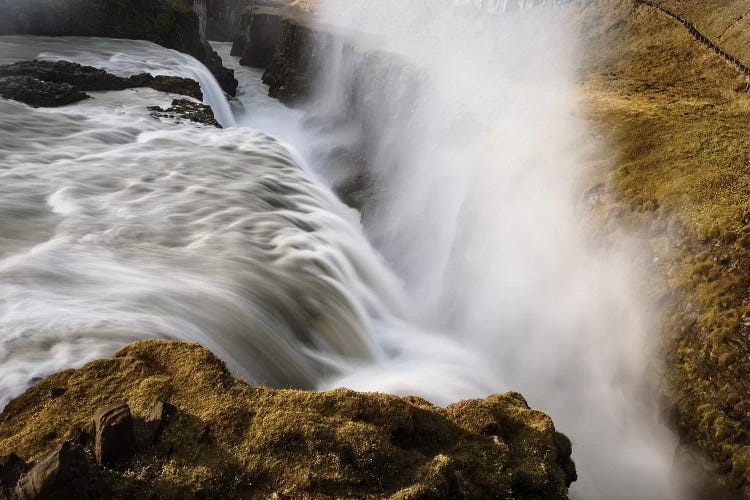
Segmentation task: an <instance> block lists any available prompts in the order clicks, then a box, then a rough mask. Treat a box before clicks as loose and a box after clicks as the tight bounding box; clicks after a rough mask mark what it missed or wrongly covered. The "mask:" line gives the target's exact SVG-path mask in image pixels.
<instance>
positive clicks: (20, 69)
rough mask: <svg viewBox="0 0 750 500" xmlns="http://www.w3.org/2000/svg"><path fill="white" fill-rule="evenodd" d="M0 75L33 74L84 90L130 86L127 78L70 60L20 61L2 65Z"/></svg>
mask: <svg viewBox="0 0 750 500" xmlns="http://www.w3.org/2000/svg"><path fill="white" fill-rule="evenodd" d="M0 76H31V77H33V78H37V79H39V80H43V81H45V82H54V83H67V84H69V85H72V86H73V87H75V88H76V89H78V90H82V91H86V90H123V89H126V88H128V87H130V81H129V80H128V79H127V78H122V77H119V76H116V75H113V74H111V73H108V72H106V71H104V70H103V69H98V68H94V67H93V66H83V65H81V64H78V63H74V62H70V61H37V60H33V61H19V62H16V63H13V64H8V65H5V66H0Z"/></svg>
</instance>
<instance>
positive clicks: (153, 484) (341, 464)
mask: <svg viewBox="0 0 750 500" xmlns="http://www.w3.org/2000/svg"><path fill="white" fill-rule="evenodd" d="M124 403H126V404H127V405H126V404H124ZM98 409H101V411H98V412H96V411H97V410H98ZM95 412H96V419H95V420H96V428H94V425H93V423H94V413H95ZM131 412H132V414H131ZM64 442H67V443H68V444H67V445H65V446H67V448H65V447H63V448H60V445H61V444H62V443H64ZM78 449H82V450H83V451H82V452H78V451H76V450H78ZM51 450H57V451H56V453H57V455H55V454H52V455H46V454H47V453H49V452H50V451H51ZM71 450H72V451H71ZM9 453H15V454H16V455H17V456H18V457H20V462H19V460H18V459H13V460H5V461H0V469H1V468H2V467H3V466H2V463H8V464H11V466H12V467H14V469H13V470H17V469H18V468H19V467H20V468H21V469H22V470H23V471H24V472H26V471H28V469H29V468H30V467H29V466H26V465H19V463H21V464H23V463H25V462H31V461H39V463H47V462H49V461H50V460H51V459H50V457H52V459H55V460H57V457H59V456H60V454H71V453H78V454H79V455H76V456H79V457H80V456H82V455H81V453H83V454H85V455H86V457H88V460H89V461H90V464H89V465H88V469H86V467H83V466H81V467H78V470H84V469H86V473H85V475H86V477H87V478H88V483H87V484H94V483H96V482H95V481H93V479H92V478H97V481H99V482H101V481H102V480H103V481H104V482H105V483H106V487H108V488H109V489H111V491H112V493H113V496H114V497H115V498H154V497H157V498H205V497H206V496H207V495H208V496H210V497H214V498H268V497H269V496H271V495H276V496H273V498H276V497H279V498H302V497H305V498H310V497H315V498H342V497H346V498H352V497H356V498H384V497H391V498H403V499H405V498H451V499H453V498H518V499H522V498H528V499H532V498H546V499H556V498H566V496H567V486H568V485H569V484H570V481H572V480H574V479H575V468H574V466H573V463H572V462H571V461H570V453H571V448H570V442H569V441H568V440H567V438H565V436H563V435H562V434H559V433H557V432H556V431H555V428H554V426H553V424H552V421H551V419H550V418H549V417H548V416H546V415H544V414H543V413H541V412H538V411H535V410H531V409H529V408H528V406H527V404H526V402H525V401H524V400H523V398H522V397H521V396H520V395H519V394H514V393H508V394H499V395H495V396H490V397H488V398H486V399H482V400H471V401H463V402H460V403H456V404H454V405H451V406H449V407H447V408H438V407H435V406H432V405H431V404H430V403H428V402H427V401H424V400H421V399H419V398H399V397H395V396H387V395H384V394H361V393H356V392H353V391H349V390H344V389H339V390H335V391H332V392H321V393H315V392H302V391H292V390H273V389H266V388H261V387H251V386H249V385H247V384H245V383H243V382H241V381H239V380H237V379H235V378H233V377H232V376H231V375H230V374H229V373H228V372H227V370H226V368H225V366H224V364H223V363H222V362H221V361H220V360H219V359H217V358H216V357H215V356H213V355H212V354H211V353H210V352H209V351H207V350H206V349H204V348H202V347H200V346H198V345H195V344H186V343H179V342H168V341H145V342H138V343H136V344H133V345H130V346H128V347H125V348H123V349H122V350H120V351H119V352H118V353H116V354H115V355H114V357H113V358H111V359H105V360H99V361H94V362H92V363H89V364H88V365H86V366H84V367H83V368H81V369H79V370H67V371H64V372H61V373H58V374H56V375H53V376H51V377H49V378H47V379H46V380H44V381H43V382H41V383H39V384H38V385H37V386H35V387H33V388H31V389H29V390H28V391H26V392H25V393H24V394H23V395H21V396H19V397H18V398H16V399H15V400H13V401H12V402H11V403H9V404H8V406H7V407H6V408H5V410H4V411H3V413H2V414H0V455H5V454H9ZM80 460H85V459H80V458H79V461H80ZM105 462H106V465H107V468H106V469H105V468H101V467H99V466H98V465H96V464H95V463H105ZM9 467H10V466H9ZM0 472H1V471H0ZM33 474H40V472H39V469H38V468H37V469H36V472H33V470H32V472H26V475H25V476H22V477H21V479H20V481H18V484H19V485H21V486H19V487H26V486H28V484H29V479H25V478H28V477H29V476H30V475H33ZM17 475H18V474H15V476H17ZM66 484H68V483H66ZM96 484H97V485H98V486H96V487H97V488H99V490H102V489H104V486H102V485H100V484H99V483H96ZM1 487H2V485H1V484H0V489H2V488H1ZM6 487H7V485H6ZM99 490H97V491H99ZM17 491H18V490H17Z"/></svg>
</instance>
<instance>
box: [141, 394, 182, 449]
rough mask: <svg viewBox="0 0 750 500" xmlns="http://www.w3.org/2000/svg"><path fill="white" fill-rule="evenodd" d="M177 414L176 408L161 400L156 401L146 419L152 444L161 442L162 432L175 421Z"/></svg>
mask: <svg viewBox="0 0 750 500" xmlns="http://www.w3.org/2000/svg"><path fill="white" fill-rule="evenodd" d="M176 414H177V408H176V407H175V406H173V405H171V404H169V403H165V402H164V401H162V400H160V399H157V400H156V401H154V403H153V404H152V405H151V409H150V410H149V412H148V416H147V417H146V425H147V427H148V430H149V435H150V438H151V439H150V441H151V443H152V444H156V443H157V442H158V441H159V439H160V438H161V433H162V431H163V430H164V428H165V427H166V426H167V425H168V424H169V423H170V422H171V421H172V419H174V417H175V415H176Z"/></svg>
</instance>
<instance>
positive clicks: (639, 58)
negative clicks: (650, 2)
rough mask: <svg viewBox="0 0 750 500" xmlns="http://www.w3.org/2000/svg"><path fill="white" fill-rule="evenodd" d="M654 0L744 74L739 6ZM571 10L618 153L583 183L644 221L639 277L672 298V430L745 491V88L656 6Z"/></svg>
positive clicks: (593, 98) (586, 81)
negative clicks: (646, 248)
mask: <svg viewBox="0 0 750 500" xmlns="http://www.w3.org/2000/svg"><path fill="white" fill-rule="evenodd" d="M660 3H661V4H662V5H664V6H665V7H668V8H670V9H673V10H675V11H676V12H677V13H678V14H680V15H682V16H683V17H685V18H687V19H688V20H690V21H691V22H693V23H694V24H695V25H697V27H698V28H699V30H701V31H702V32H704V33H705V34H706V35H708V36H709V37H716V38H715V40H714V41H715V42H716V43H718V44H719V45H720V46H722V48H724V49H725V50H726V51H728V52H730V53H732V54H734V55H735V56H737V57H740V59H743V62H744V63H745V64H748V63H750V44H748V43H745V42H742V40H745V39H746V38H745V37H748V36H750V31H748V30H745V33H744V34H742V35H741V36H740V35H737V34H733V33H734V31H735V30H736V29H737V26H740V25H742V24H743V22H745V21H740V22H739V23H738V22H737V21H736V18H738V17H739V16H740V15H742V14H744V13H743V12H742V10H743V8H747V9H748V10H750V6H748V5H747V3H746V2H736V1H735V2H732V1H730V2H722V5H720V6H719V5H717V4H716V2H708V1H701V0H679V1H678V0H671V1H666V0H665V1H662V2H660ZM570 12H571V13H572V14H573V15H574V16H575V17H576V18H577V20H578V22H579V26H580V29H581V33H582V35H583V37H584V39H585V40H586V42H585V43H584V46H586V47H588V48H589V50H588V52H587V54H586V59H585V61H584V67H583V69H582V72H583V85H582V87H583V90H584V96H585V105H586V109H587V112H588V114H589V116H590V118H591V120H592V122H593V124H594V125H595V127H596V128H597V130H598V132H599V133H600V134H601V135H602V136H604V137H605V140H606V143H607V144H609V145H610V147H611V148H612V150H613V151H612V155H611V156H612V157H611V162H609V163H607V162H602V163H600V164H597V165H596V166H595V168H594V169H593V172H591V173H590V175H591V179H592V180H591V182H592V183H596V182H601V181H602V179H604V180H605V182H604V186H605V187H604V189H605V191H606V192H607V196H603V197H602V199H603V200H607V201H606V203H608V204H609V205H605V206H601V207H599V209H600V210H602V211H603V212H604V213H608V214H610V218H612V217H613V214H614V217H616V218H617V219H618V220H619V221H620V222H621V221H622V220H623V219H628V218H631V219H633V220H637V221H639V223H640V224H641V228H642V230H643V234H646V235H647V237H648V238H650V239H651V247H652V248H653V249H654V250H655V251H654V256H655V257H659V259H658V260H656V259H655V261H654V262H655V264H654V265H653V266H651V268H650V269H649V270H648V272H652V273H655V274H656V276H655V277H656V278H659V277H660V278H661V281H663V282H664V283H665V284H666V286H667V290H668V292H667V293H666V294H665V300H664V307H665V311H664V316H665V325H666V335H665V340H666V342H665V357H666V373H667V377H668V379H669V383H670V386H671V387H670V389H671V391H672V394H671V399H672V401H673V402H674V404H675V406H676V409H677V410H678V414H679V419H678V420H679V421H678V426H679V427H680V430H681V432H683V433H684V434H683V435H685V436H687V439H688V440H694V441H695V442H696V443H697V444H698V445H699V447H700V448H701V449H702V450H703V451H704V452H705V453H706V454H707V455H708V456H709V457H710V458H711V459H713V461H714V462H716V463H717V464H719V466H720V472H721V473H722V474H723V475H722V480H723V482H724V483H725V485H727V486H729V487H731V488H743V487H744V486H743V485H744V484H745V483H747V482H750V467H749V466H750V461H749V460H748V457H750V454H749V453H748V450H750V447H748V446H750V418H748V415H750V397H749V396H748V395H749V394H750V392H748V384H750V360H749V359H748V349H749V348H750V342H749V341H748V336H749V334H750V293H749V291H750V253H749V252H748V249H750V225H748V224H750V196H748V194H749V193H750V126H749V125H750V94H747V93H745V92H740V91H738V89H744V87H745V85H746V82H747V80H746V78H745V77H744V76H743V75H741V74H740V73H739V72H738V71H737V69H736V68H735V67H733V66H731V65H729V64H727V63H726V62H725V61H724V60H722V59H721V58H720V57H718V56H717V55H715V54H714V53H713V52H712V51H711V50H709V49H708V48H706V47H705V46H703V45H702V44H700V43H698V42H697V41H696V40H695V39H694V38H693V37H692V36H690V34H689V33H688V31H687V30H686V29H685V28H684V27H683V26H682V25H681V24H679V23H678V22H676V21H674V20H673V19H670V18H669V17H668V16H666V15H664V14H663V13H660V12H659V11H658V10H657V9H654V8H652V7H648V6H637V5H636V4H635V3H634V2H632V1H630V0H595V1H593V2H585V1H580V2H574V4H573V6H572V7H571V9H570ZM743 19H744V18H743ZM722 33H723V34H722ZM720 34H722V36H721V38H719V35H720ZM749 41H750V40H749ZM623 214H624V215H623ZM655 286H657V285H655ZM744 493H745V494H746V495H748V494H750V488H746V489H745V491H744Z"/></svg>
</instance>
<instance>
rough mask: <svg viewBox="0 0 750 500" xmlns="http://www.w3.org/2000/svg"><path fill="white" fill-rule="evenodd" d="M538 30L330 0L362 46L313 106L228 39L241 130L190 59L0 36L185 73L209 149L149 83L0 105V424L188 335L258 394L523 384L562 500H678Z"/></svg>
mask: <svg viewBox="0 0 750 500" xmlns="http://www.w3.org/2000/svg"><path fill="white" fill-rule="evenodd" d="M555 16H556V14H555V12H546V11H543V12H537V13H535V14H534V15H528V14H524V13H519V14H518V15H515V16H509V17H489V16H479V15H476V14H468V13H467V12H466V11H463V10H462V11H454V10H451V9H447V10H445V11H440V12H438V11H436V9H435V6H434V5H433V4H432V3H431V2H411V3H408V2H407V3H406V4H404V3H401V4H400V5H399V2H379V3H368V2H358V1H355V2H351V1H349V2H343V3H342V2H337V1H333V0H331V1H329V2H325V3H324V4H323V11H322V13H321V17H322V21H323V22H325V23H326V24H338V25H345V26H356V27H357V28H358V31H360V32H361V37H360V38H358V37H357V36H354V37H355V39H356V40H355V41H354V42H351V41H347V42H344V41H343V39H341V38H337V39H336V40H335V43H330V44H329V45H328V46H327V47H326V49H327V50H328V53H326V54H325V60H326V66H325V68H324V70H323V72H322V76H321V78H322V79H323V80H322V81H321V82H320V83H321V85H320V89H319V90H318V92H317V93H316V99H315V100H314V102H313V103H312V104H311V106H310V107H308V108H306V109H305V110H294V109H289V108H286V107H284V106H283V105H281V104H280V103H278V102H277V101H274V100H272V99H270V98H268V97H267V96H266V94H267V89H266V88H265V87H264V86H263V85H262V84H261V83H260V76H261V73H260V72H258V71H256V70H252V69H248V68H243V67H240V66H239V65H238V63H237V62H236V60H235V59H233V58H231V57H230V56H229V54H228V52H229V46H228V45H227V44H217V45H216V48H217V50H218V51H219V53H220V54H221V55H222V57H223V58H224V60H225V62H226V63H227V65H230V66H233V67H234V68H235V69H236V70H237V76H238V79H239V80H240V89H239V95H238V99H237V102H235V103H234V106H233V107H232V108H230V106H229V105H228V104H227V103H226V102H225V100H224V99H223V97H222V94H221V91H220V90H219V88H218V85H217V84H216V82H215V81H214V80H213V78H212V77H211V76H210V74H209V73H208V71H207V70H205V68H203V67H202V65H200V63H198V62H197V61H195V60H194V59H192V58H190V57H188V56H184V55H181V54H178V53H176V52H174V51H171V50H167V49H162V48H160V47H158V46H156V45H154V44H151V43H147V42H137V41H124V40H100V39H83V38H80V39H79V38H68V39H51V38H35V37H0V63H5V62H11V61H14V60H20V59H29V58H33V57H39V58H42V59H68V60H73V61H77V62H81V63H85V64H91V65H93V66H97V67H101V68H104V69H107V70H109V71H111V72H113V73H116V74H120V75H130V74H135V73H139V72H142V71H149V72H152V73H155V74H173V75H181V76H186V77H190V78H194V79H196V80H199V81H200V83H201V86H202V88H203V91H204V95H205V96H206V101H207V102H208V103H209V104H211V105H212V107H213V109H214V111H215V113H216V115H217V118H218V119H219V121H220V122H221V123H222V124H223V125H224V126H225V127H226V128H225V129H224V130H219V129H212V128H206V127H194V126H176V125H174V124H173V123H167V122H161V121H158V120H155V119H153V118H152V117H150V116H149V115H148V113H147V112H146V110H145V108H146V106H149V105H153V104H166V103H168V102H169V100H170V98H169V96H166V95H165V94H160V93H157V92H155V91H152V90H147V89H138V90H127V91H121V92H95V93H92V95H93V96H94V97H95V99H93V100H89V101H84V102H82V103H79V104H75V105H71V106H67V107H64V108H59V109H32V108H29V107H27V106H24V105H21V104H17V103H14V102H11V101H5V100H2V101H0V316H1V317H2V323H1V324H0V404H4V403H5V402H7V400H8V399H9V398H10V397H12V396H13V395H15V394H17V393H18V392H19V391H21V390H22V389H24V388H25V387H27V386H28V385H29V384H31V383H33V382H34V381H35V380H38V378H39V377H43V376H45V375H47V374H49V373H51V372H54V371H57V370H60V369H63V368H68V367H71V366H79V365H81V364H82V363H84V362H86V361H88V360H90V359H94V358H97V357H101V356H106V355H109V354H111V353H112V352H113V351H114V350H116V349H117V348H118V347H120V346H122V345H124V344H126V343H128V342H129V341H132V340H135V339H139V338H144V337H165V338H177V339H184V340H190V341H196V342H200V343H202V344H204V345H206V346H207V347H209V348H210V349H212V350H213V351H214V352H216V353H217V354H218V355H219V356H221V357H222V358H224V359H226V360H227V361H228V362H229V364H230V365H231V367H232V368H233V370H234V371H235V372H236V373H238V374H239V375H241V376H243V377H244V378H246V379H247V380H249V381H251V382H254V383H259V384H269V385H273V386H280V387H285V386H293V387H304V388H328V387H338V386H346V387H351V388H354V389H359V390H368V391H369V390H373V391H386V392H396V393H402V394H417V395H420V396H423V397H425V398H427V399H429V400H431V401H433V402H435V403H438V404H444V403H449V402H453V401H456V400H459V399H462V398H468V397H478V396H483V395H486V394H490V393H493V392H501V391H506V390H518V391H520V392H522V393H523V394H524V395H525V396H526V397H527V398H528V399H529V402H530V404H531V405H532V406H534V407H538V408H540V409H542V410H545V411H548V412H549V413H550V414H551V415H552V416H553V418H554V419H555V422H556V425H557V426H558V428H559V429H560V430H561V431H563V432H566V433H568V434H569V435H570V436H571V438H572V440H573V444H574V458H575V459H576V460H577V463H578V466H579V475H580V476H581V477H580V480H579V482H578V483H577V485H574V487H573V492H574V493H573V494H574V496H580V497H581V498H668V497H669V496H670V495H671V493H670V490H669V480H668V479H669V478H668V475H669V466H670V464H669V463H668V454H669V453H670V451H671V450H673V449H674V445H673V443H672V442H671V439H670V437H669V436H668V435H665V433H664V432H663V431H662V430H661V429H660V428H659V426H658V424H657V423H656V419H655V417H654V416H653V413H654V411H655V408H654V407H653V405H651V404H650V403H649V402H648V399H647V398H644V399H643V400H641V399H639V397H638V396H639V395H640V393H641V391H642V386H641V385H642V384H644V380H645V379H644V377H645V375H646V373H647V370H648V369H649V366H648V365H649V357H648V356H647V355H646V352H647V350H648V343H647V340H648V337H649V335H654V331H655V330H654V328H655V327H654V325H653V322H652V319H651V318H650V316H649V314H648V312H647V311H648V308H647V307H646V305H645V304H643V303H641V301H640V298H639V294H638V290H639V286H640V283H639V278H638V274H637V272H636V270H635V269H634V266H633V260H634V258H633V254H632V253H629V252H630V251H629V250H622V251H621V250H619V249H618V250H613V249H611V248H606V249H605V248H601V247H600V246H597V245H594V244H592V243H590V242H589V238H588V237H587V235H586V231H585V228H583V227H582V224H581V216H580V213H579V210H580V207H579V206H578V198H577V196H579V195H577V192H578V191H577V188H578V187H579V186H578V184H577V178H576V172H578V169H579V168H580V165H581V164H583V163H586V162H590V161H596V160H597V159H598V158H600V157H601V149H600V148H601V147H603V145H601V144H598V143H597V142H596V141H595V140H594V139H593V138H592V134H591V132H590V130H589V127H588V125H587V124H586V122H585V120H584V119H583V118H582V117H581V112H580V109H579V105H578V97H577V94H576V89H575V83H576V80H575V61H576V58H575V54H576V51H577V50H578V49H577V47H576V45H575V39H574V37H572V36H571V34H570V33H568V32H567V31H566V30H565V29H561V28H560V27H559V26H560V23H559V20H558V19H557V18H556V17H555ZM373 39H377V40H379V41H382V40H386V41H387V42H384V45H382V46H380V47H379V48H380V49H382V51H379V52H378V54H377V56H375V57H373V56H371V53H370V52H369V46H370V45H371V44H372V40H373ZM349 43H353V44H354V45H353V46H352V45H349ZM352 47H354V48H352ZM368 54H370V55H368ZM394 61H397V64H394V63H393V62H394ZM232 110H234V113H233V111H232ZM338 148H345V149H347V150H352V151H356V153H357V155H359V156H361V157H363V158H364V159H365V160H366V165H367V175H368V177H369V179H370V182H371V183H372V186H373V193H374V195H373V197H372V199H371V200H368V205H367V209H366V213H365V214H364V224H363V223H362V222H361V221H360V214H359V213H358V212H356V211H355V210H353V209H350V208H348V207H346V206H345V205H344V204H343V203H341V202H340V201H339V200H338V199H337V198H336V196H335V195H334V194H333V192H332V190H331V186H332V185H333V184H334V183H335V182H336V181H337V180H338V179H340V177H341V176H342V175H346V172H343V173H342V172H339V171H336V170H335V169H331V168H330V165H329V160H330V157H331V156H330V155H331V151H333V150H336V149H338ZM670 445H671V446H672V447H671V449H670ZM633 478H638V480H637V481H636V483H637V484H634V480H633Z"/></svg>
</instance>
